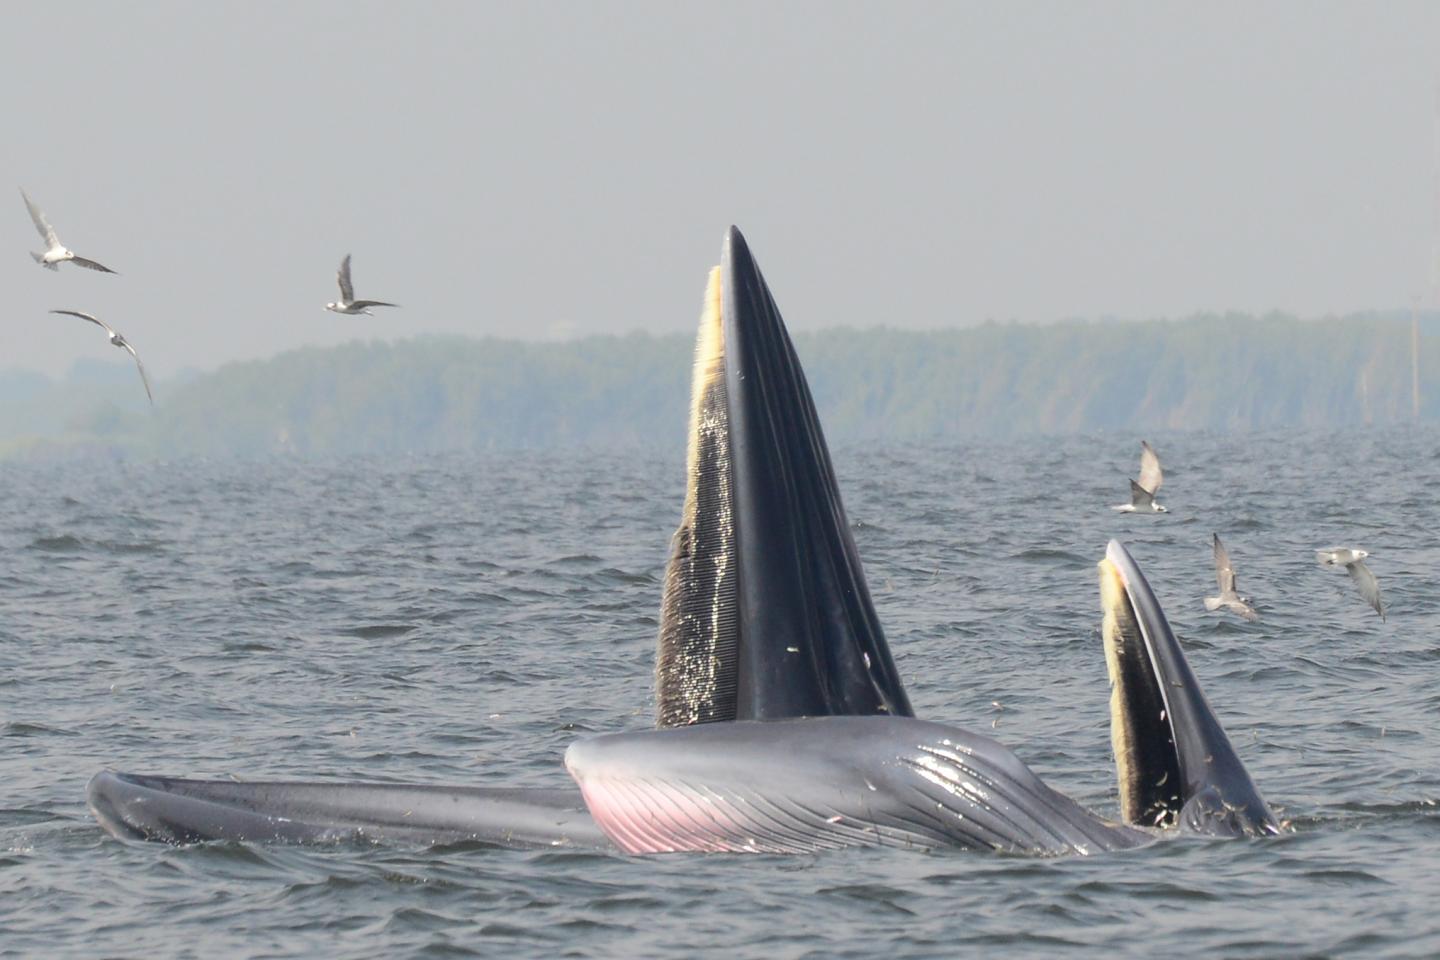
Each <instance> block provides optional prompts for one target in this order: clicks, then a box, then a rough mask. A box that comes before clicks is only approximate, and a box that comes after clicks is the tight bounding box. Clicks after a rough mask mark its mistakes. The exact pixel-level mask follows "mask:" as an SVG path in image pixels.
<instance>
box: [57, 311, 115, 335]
mask: <svg viewBox="0 0 1440 960" xmlns="http://www.w3.org/2000/svg"><path fill="white" fill-rule="evenodd" d="M50 312H51V313H63V314H65V316H67V317H79V318H80V319H81V320H89V321H90V322H91V323H93V324H95V326H97V327H104V328H105V332H106V333H108V334H110V336H112V337H113V336H115V328H113V327H111V326H110V324H108V323H106V322H105V321H104V320H101V319H100V318H99V317H95V316H91V315H90V314H88V313H81V312H80V311H79V310H51V311H50Z"/></svg>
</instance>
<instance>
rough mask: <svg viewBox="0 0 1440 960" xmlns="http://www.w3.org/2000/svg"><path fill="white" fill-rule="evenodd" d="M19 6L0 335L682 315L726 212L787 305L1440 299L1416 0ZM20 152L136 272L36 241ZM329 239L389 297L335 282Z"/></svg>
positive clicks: (165, 358) (381, 332)
mask: <svg viewBox="0 0 1440 960" xmlns="http://www.w3.org/2000/svg"><path fill="white" fill-rule="evenodd" d="M5 19H6V22H5V28H4V30H3V32H0V79H3V82H0V116H3V117H4V119H5V124H6V134H7V147H8V148H7V149H6V150H4V151H0V241H3V243H0V289H3V290H4V291H5V295H4V306H3V308H0V369H3V368H14V367H23V368H29V369H35V370H40V371H43V372H46V373H49V374H52V375H55V374H59V373H62V372H63V371H65V370H67V369H69V368H70V366H71V365H72V364H73V363H74V362H75V361H76V360H77V359H80V358H85V357H91V358H93V357H95V356H97V355H102V354H104V352H105V351H107V350H111V349H112V348H110V347H108V345H107V344H106V343H105V341H104V338H103V334H101V332H100V331H98V330H96V329H95V328H94V327H91V326H89V325H87V324H85V323H83V322H82V321H79V320H75V319H73V318H68V317H53V316H50V315H48V314H47V313H46V311H47V310H49V309H52V308H66V309H79V310H85V311H88V312H91V313H95V314H98V315H100V316H101V317H103V318H105V319H106V320H108V321H109V322H110V323H111V324H112V325H113V326H115V327H117V328H118V329H120V330H121V331H122V332H123V333H125V334H126V336H127V337H128V338H129V339H130V340H131V341H132V342H133V343H134V344H135V345H136V346H137V348H138V349H139V350H140V352H141V356H142V357H144V358H145V361H146V364H147V366H148V367H149V369H150V371H151V373H152V375H153V377H154V378H155V379H156V380H157V382H161V383H163V381H164V380H165V379H166V378H167V377H173V376H176V375H177V374H179V373H180V372H182V371H184V370H187V369H192V370H193V369H211V368H214V367H216V366H219V365H221V364H223V363H226V362H230V361H234V360H241V359H251V358H259V357H267V356H270V355H273V354H275V353H278V352H280V351H282V350H288V349H293V348H296V347H300V346H306V345H317V346H324V345H331V344H336V343H340V342H344V341H346V340H351V339H354V338H356V337H361V338H371V337H383V338H392V337H408V336H414V335H420V334H438V333H461V334H466V335H471V336H486V335H494V336H501V337H512V338H524V339H560V338H569V337H575V336H583V335H586V334H592V333H623V332H629V331H634V330H643V331H648V332H652V333H678V332H686V333H688V332H691V331H693V330H694V328H695V325H696V321H697V319H698V317H699V312H700V303H701V296H702V294H703V291H704V285H705V277H706V273H707V271H708V269H709V267H710V266H711V265H712V264H714V263H715V262H717V260H718V257H719V252H720V243H721V239H722V236H723V233H724V230H725V228H726V226H728V225H729V224H731V223H734V224H737V225H739V226H740V228H741V229H742V230H743V231H744V232H745V234H746V236H747V238H748V240H749V241H750V245H751V247H752V249H753V250H754V252H755V254H756V256H757V258H758V260H759V262H760V264H761V267H762V269H763V270H764V271H765V274H766V277H767V279H768V280H769V282H770V286H771V288H772V290H773V292H774V294H775V296H776V299H777V301H778V303H779V305H780V307H781V309H782V311H783V312H784V314H785V317H786V321H787V323H789V324H790V326H791V327H792V328H793V329H801V330H808V329H818V328H825V327H834V326H842V325H843V326H852V327H870V326H876V325H881V324H884V325H889V326H900V327H911V328H935V327H949V326H966V325H971V324H975V323H981V322H984V321H985V320H987V319H995V320H1001V321H1005V320H1011V319H1014V320H1019V321H1022V322H1049V321H1054V320H1059V319H1065V318H1071V317H1101V316H1115V317H1123V318H1137V319H1138V318H1149V317H1161V316H1164V317H1178V316H1185V315H1189V314H1191V313H1195V312H1197V311H1210V310H1232V309H1233V310H1242V311H1250V312H1265V311H1269V310H1283V311H1288V312H1293V313H1297V314H1300V315H1302V316H1318V315H1324V314H1330V313H1344V312H1348V311H1351V310H1362V309H1371V308H1382V309H1383V308H1403V307H1408V306H1409V305H1410V304H1411V302H1412V301H1413V300H1414V298H1416V297H1417V296H1418V297H1424V298H1426V302H1427V303H1428V304H1432V305H1440V304H1436V302H1435V301H1436V298H1437V294H1436V293H1435V290H1434V285H1435V283H1436V282H1437V281H1440V277H1437V265H1440V253H1437V251H1436V246H1435V244H1436V240H1435V237H1436V234H1437V221H1440V200H1437V197H1436V191H1437V186H1436V182H1437V174H1436V167H1437V158H1436V154H1437V151H1440V146H1437V136H1440V134H1437V130H1436V112H1437V98H1440V4H1434V3H1428V2H1392V3H1386V4H1360V3H1355V4H1335V3H1322V2H1279V0H1277V2H1268V3H1252V2H1245V3H1230V2H1219V3H1207V4H1195V3H1133V4H1131V3H1091V4H1085V5H1081V4H1069V3H1064V4H1062V3H1014V4H1012V3H1003V4H1002V3H960V2H955V3H895V4H891V3H883V4H882V3H838V2H825V3H815V2H778V3H776V2H767V3H748V2H727V3H723V4H716V3H685V2H675V3H672V2H665V3H640V2H623V3H620V2H613V3H505V4H498V3H473V2H455V3H449V2H434V3H425V4H397V3H387V2H346V3H331V2H305V3H291V2H264V0H262V2H251V3H245V4H194V3H188V2H187V3H168V2H166V3H162V2H143V3H136V4H101V3H92V2H81V3H72V4H52V3H29V4H14V5H10V6H8V7H7V9H6V18H5ZM18 188H24V189H25V190H26V191H27V192H28V193H29V194H30V196H31V197H32V198H33V199H35V200H36V202H37V203H39V205H40V206H41V207H42V208H44V210H45V211H46V213H47V214H48V215H49V217H50V220H51V222H52V223H53V224H54V226H55V227H56V230H57V231H58V233H59V236H60V239H61V240H62V242H64V243H65V244H66V245H67V246H69V247H71V248H72V249H74V250H76V251H77V252H78V253H79V254H80V255H81V256H87V257H90V258H93V259H96V260H99V261H100V262H102V263H105V264H108V265H109V266H111V267H113V268H115V269H116V270H118V271H120V275H119V276H106V275H101V274H97V273H91V272H88V271H84V270H79V269H76V268H74V267H73V266H68V267H62V268H61V270H60V271H59V272H58V273H50V272H48V271H45V270H42V269H40V268H39V267H38V266H37V265H36V264H35V263H33V262H32V261H31V259H30V258H29V256H28V255H27V251H29V250H35V249H38V243H39V238H38V236H37V235H36V233H35V231H34V229H33V227H32V226H31V224H30V221H29V218H28V217H27V215H26V213H25V208H24V205H23V203H22V201H21V198H20V194H19V189H18ZM7 190H8V191H10V192H9V197H10V199H9V200H5V199H4V197H5V195H6V193H5V192H6V191H7ZM6 210H8V213H5V211H6ZM347 252H349V253H352V254H353V255H354V279H355V286H356V292H357V295H358V296H361V297H366V298H372V299H380V300H393V301H396V302H398V303H400V304H402V305H403V306H402V308H401V309H398V310H385V311H380V310H377V311H376V315H375V316H374V317H364V316H361V317H344V316H338V315H335V314H330V313H326V312H325V311H324V310H323V306H324V304H325V303H326V302H327V301H329V300H333V299H335V296H336V293H337V291H336V287H335V282H334V273H335V269H336V267H337V265H338V263H339V260H340V258H341V257H342V256H343V255H344V254H345V253H347ZM115 353H117V354H118V351H115ZM125 359H126V358H123V357H120V356H117V357H115V358H114V360H115V362H117V363H122V362H124V361H125Z"/></svg>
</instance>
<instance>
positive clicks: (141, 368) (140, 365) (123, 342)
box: [50, 310, 155, 407]
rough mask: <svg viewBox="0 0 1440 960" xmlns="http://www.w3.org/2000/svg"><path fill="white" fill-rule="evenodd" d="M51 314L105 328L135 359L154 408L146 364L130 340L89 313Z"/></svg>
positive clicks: (114, 342)
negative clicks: (85, 321) (78, 319)
mask: <svg viewBox="0 0 1440 960" xmlns="http://www.w3.org/2000/svg"><path fill="white" fill-rule="evenodd" d="M50 312H51V313H63V314H65V315H66V316H67V317H79V318H80V319H81V320H89V321H90V322H91V323H93V324H95V325H96V326H97V327H103V328H104V330H105V332H106V333H108V334H110V342H111V343H113V344H114V345H115V346H117V347H120V348H121V349H123V350H127V351H129V353H130V356H132V357H134V358H135V367H136V369H138V370H139V371H140V382H141V383H143V384H145V396H147V397H149V398H150V405H151V406H152V407H153V406H154V405H155V394H153V393H151V392H150V378H149V377H147V376H146V375H145V364H143V363H141V362H140V354H138V353H136V352H135V348H134V347H132V346H130V341H129V340H126V339H125V338H124V337H122V336H121V335H120V334H119V333H117V332H115V328H114V327H112V326H110V324H108V323H106V322H105V321H104V320H101V319H100V318H99V317H92V316H91V315H90V314H88V313H81V312H80V311H79V310H51V311H50Z"/></svg>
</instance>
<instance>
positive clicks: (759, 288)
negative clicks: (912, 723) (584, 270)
mask: <svg viewBox="0 0 1440 960" xmlns="http://www.w3.org/2000/svg"><path fill="white" fill-rule="evenodd" d="M690 429H691V438H690V463H689V470H690V477H689V489H688V492H687V497H686V502H685V508H684V513H683V517H682V521H681V525H680V529H679V531H677V534H676V537H675V540H674V543H673V546H672V555H671V560H670V565H669V568H668V569H667V572H666V585H665V598H664V601H663V603H662V607H661V626H660V642H659V651H658V656H657V670H656V687H657V703H658V709H657V712H658V718H657V719H658V722H659V725H660V726H677V725H685V724H688V723H696V722H706V721H717V720H763V719H780V718H790V717H802V716H833V715H853V714H860V715H867V714H891V715H897V716H909V715H911V709H910V702H909V699H908V698H907V696H906V694H905V690H904V687H903V685H902V684H901V682H900V678H899V675H898V673H897V671H896V669H895V664H894V661H893V660H892V658H891V656H890V650H889V647H888V645H887V644H886V642H885V635H884V632H883V631H882V630H881V627H880V622H879V619H878V617H877V616H876V613H875V608H874V606H873V604H872V603H871V600H870V592H869V589H868V588H867V587H866V584H865V574H864V570H863V569H862V567H861V564H860V557H859V553H858V551H857V550H856V548H855V543H854V541H853V539H852V538H851V534H850V525H849V522H848V521H847V519H846V516H845V507H844V505H843V504H842V503H841V499H840V491H839V487H838V485H837V484H836V481H835V475H834V471H833V470H832V468H831V464H830V453H829V450H828V449H827V447H826V445H825V437H824V433H823V432H822V431H821V429H820V421H819V418H818V416H817V415H816V412H815V404H814V401H813V400H812V399H811V396H810V388H809V386H808V385H807V384H806V382H805V375H804V373H803V371H802V370H801V368H800V361H799V359H798V358H797V357H796V355H795V349H794V346H793V344H792V343H791V341H790V337H789V335H788V334H787V333H786V330H785V323H784V321H783V320H782V319H781V316H780V311H779V309H778V308H777V307H776V305H775V300H774V298H773V297H772V296H771V293H770V289H769V287H768V286H767V285H766V283H765V279H764V277H763V276H762V275H761V273H760V269H759V267H758V266H757V265H756V263H755V259H754V257H753V256H752V255H751V253H750V249H749V247H748V246H747V244H746V242H745V238H744V237H743V236H742V235H741V234H740V231H739V230H738V229H736V228H735V227H731V228H730V230H729V231H728V232H727V233H726V236H725V243H724V249H723V251H722V255H721V264H720V267H719V270H718V273H716V274H713V275H712V278H711V286H710V290H709V292H708V293H707V295H706V309H705V313H704V316H703V317H702V320H701V330H700V337H699V344H698V347H697V354H696V368H695V390H694V392H693V394H692V406H691V425H690Z"/></svg>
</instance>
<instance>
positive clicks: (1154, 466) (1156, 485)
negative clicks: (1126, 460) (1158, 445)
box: [1140, 440, 1165, 495]
mask: <svg viewBox="0 0 1440 960" xmlns="http://www.w3.org/2000/svg"><path fill="white" fill-rule="evenodd" d="M1164 482H1165V476H1164V474H1162V473H1161V472H1160V458H1159V457H1158V456H1156V454H1155V448H1154V447H1152V446H1150V444H1149V443H1148V442H1147V441H1144V440H1141V441H1140V486H1142V487H1144V488H1145V489H1146V490H1148V491H1150V493H1151V495H1154V494H1155V493H1156V492H1158V491H1159V489H1160V484H1162V483H1164Z"/></svg>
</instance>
